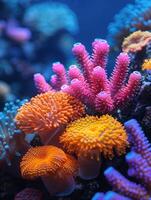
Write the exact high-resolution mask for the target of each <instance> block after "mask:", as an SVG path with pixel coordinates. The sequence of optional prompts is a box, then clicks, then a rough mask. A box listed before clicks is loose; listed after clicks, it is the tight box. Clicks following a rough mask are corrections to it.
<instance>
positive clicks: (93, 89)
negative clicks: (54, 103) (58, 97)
mask: <svg viewBox="0 0 151 200" xmlns="http://www.w3.org/2000/svg"><path fill="white" fill-rule="evenodd" d="M92 47H93V54H92V56H91V57H90V55H89V54H88V52H87V51H86V48H85V46H84V45H82V44H81V43H77V44H75V45H74V47H73V49H72V51H73V54H74V55H75V57H76V58H77V61H78V63H79V64H80V69H79V68H78V67H77V66H75V65H71V66H70V68H69V71H68V72H67V73H66V72H65V69H64V67H63V65H61V64H60V63H59V66H58V65H57V67H56V65H55V67H54V65H53V71H54V72H55V75H52V77H51V87H52V88H53V90H56V91H57V90H62V91H63V92H67V93H69V94H70V95H73V96H75V97H76V98H79V100H81V101H82V102H83V103H84V104H85V105H86V106H87V108H88V110H91V111H92V110H93V113H94V112H100V113H112V112H115V111H116V110H117V109H122V108H123V107H125V105H127V104H126V102H130V101H132V100H133V98H134V97H135V95H136V94H137V92H138V89H139V86H140V83H141V75H140V74H139V73H136V72H134V73H132V74H130V76H129V80H128V83H127V84H126V79H127V78H128V77H127V72H128V65H129V57H128V55H127V54H126V53H121V54H120V55H119V56H118V57H117V61H116V66H115V69H114V70H113V74H112V76H111V78H110V79H108V77H107V72H106V70H105V68H106V63H107V57H108V52H109V45H108V43H107V42H106V41H105V40H101V39H97V40H95V41H94V42H93V43H92ZM54 68H55V69H54ZM66 74H67V77H66ZM44 89H45V88H44ZM102 92H103V93H102Z"/></svg>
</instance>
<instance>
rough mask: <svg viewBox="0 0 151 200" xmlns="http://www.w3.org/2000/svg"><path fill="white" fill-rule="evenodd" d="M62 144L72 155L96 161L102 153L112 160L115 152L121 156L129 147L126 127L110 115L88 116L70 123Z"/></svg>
mask: <svg viewBox="0 0 151 200" xmlns="http://www.w3.org/2000/svg"><path fill="white" fill-rule="evenodd" d="M60 142H61V143H62V144H63V145H64V147H65V149H66V150H67V151H68V152H70V153H76V155H78V156H85V157H87V156H90V157H91V158H96V159H99V157H100V153H102V154H103V155H104V156H105V157H108V158H112V157H113V156H114V154H113V150H116V152H117V154H118V155H120V154H122V153H124V152H125V150H126V146H127V145H128V141H127V134H126V132H125V130H124V127H123V126H122V124H121V123H120V122H118V121H117V120H116V119H114V118H113V117H111V116H109V115H103V116H101V117H95V116H86V117H85V118H80V119H78V120H76V121H74V122H72V123H70V124H69V125H68V126H67V128H66V131H65V133H64V134H63V135H62V136H61V137H60Z"/></svg>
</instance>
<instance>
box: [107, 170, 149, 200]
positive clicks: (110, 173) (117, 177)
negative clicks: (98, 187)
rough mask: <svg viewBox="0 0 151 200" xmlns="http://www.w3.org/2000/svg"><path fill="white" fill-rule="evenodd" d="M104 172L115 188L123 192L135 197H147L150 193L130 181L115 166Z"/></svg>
mask: <svg viewBox="0 0 151 200" xmlns="http://www.w3.org/2000/svg"><path fill="white" fill-rule="evenodd" d="M104 174H105V177H106V178H107V180H108V181H109V183H110V184H111V185H112V186H113V188H115V189H116V190H117V191H119V192H121V193H122V194H124V195H126V196H128V197H130V198H133V199H141V200H146V199H147V198H146V197H147V196H148V193H147V191H146V189H145V188H144V187H142V186H141V185H139V184H136V183H133V182H131V181H129V180H128V179H126V178H125V177H124V176H123V175H122V174H120V173H119V172H118V171H117V170H115V169H114V168H113V167H109V168H108V169H107V170H105V172H104Z"/></svg>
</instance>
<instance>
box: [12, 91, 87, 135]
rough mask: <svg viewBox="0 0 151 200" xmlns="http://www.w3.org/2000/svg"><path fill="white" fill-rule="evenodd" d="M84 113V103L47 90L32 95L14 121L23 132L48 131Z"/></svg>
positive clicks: (66, 95) (69, 96) (61, 93)
mask: <svg viewBox="0 0 151 200" xmlns="http://www.w3.org/2000/svg"><path fill="white" fill-rule="evenodd" d="M83 114H84V105H83V104H82V103H81V102H80V101H79V100H77V99H76V98H75V97H72V96H71V95H69V94H66V93H63V92H47V93H43V94H40V95H37V96H35V97H33V98H32V99H31V100H30V101H29V102H27V103H26V104H24V105H23V106H22V107H21V108H20V109H19V111H18V113H17V115H16V123H17V126H18V128H19V129H21V130H22V131H23V132H24V133H33V132H37V133H41V134H42V133H50V132H51V131H53V130H54V129H55V128H57V127H59V126H60V125H66V124H67V123H68V122H70V121H72V120H75V119H77V118H79V117H80V116H82V115H83Z"/></svg>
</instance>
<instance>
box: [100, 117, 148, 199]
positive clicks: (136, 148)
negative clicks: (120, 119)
mask: <svg viewBox="0 0 151 200" xmlns="http://www.w3.org/2000/svg"><path fill="white" fill-rule="evenodd" d="M125 128H126V131H127V133H128V138H129V142H130V144H131V145H132V147H131V152H129V153H128V154H127V155H126V161H127V163H128V166H129V169H128V175H129V176H131V177H135V178H136V179H137V180H138V181H140V183H141V184H138V183H134V182H132V181H129V180H128V179H127V178H125V177H124V176H123V175H122V174H121V173H120V172H118V171H117V170H116V169H114V168H113V167H109V168H107V169H106V170H105V172H104V174H105V177H106V178H107V180H108V182H109V183H110V184H111V185H112V186H113V188H114V190H116V191H118V192H120V193H121V194H123V195H126V196H127V197H129V198H132V199H135V200H140V199H141V200H149V199H150V197H151V190H150V188H151V144H150V143H149V141H148V139H147V138H146V136H145V134H144V132H143V131H142V129H141V127H140V125H139V124H138V122H137V121H136V120H134V119H131V120H129V121H127V122H126V123H125Z"/></svg>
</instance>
